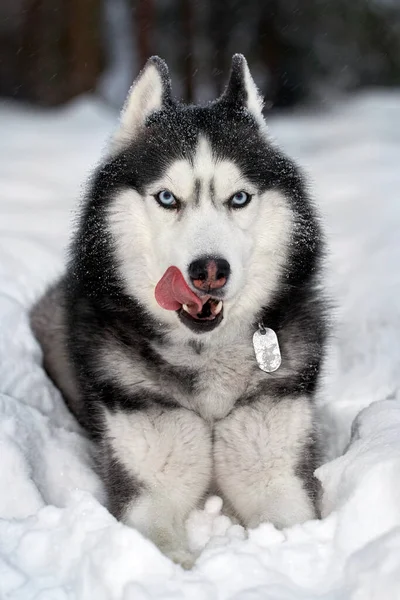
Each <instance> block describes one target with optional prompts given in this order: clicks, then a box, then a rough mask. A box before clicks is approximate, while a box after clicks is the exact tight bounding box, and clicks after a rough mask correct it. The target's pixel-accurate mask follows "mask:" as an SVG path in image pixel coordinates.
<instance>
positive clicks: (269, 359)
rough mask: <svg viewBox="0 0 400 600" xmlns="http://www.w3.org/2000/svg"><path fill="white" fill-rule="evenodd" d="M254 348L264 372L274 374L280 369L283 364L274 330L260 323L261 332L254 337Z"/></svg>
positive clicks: (257, 332)
mask: <svg viewBox="0 0 400 600" xmlns="http://www.w3.org/2000/svg"><path fill="white" fill-rule="evenodd" d="M253 346H254V352H255V355H256V360H257V363H258V366H259V367H260V369H261V370H262V371H265V372H266V373H273V372H274V371H276V370H277V369H279V367H280V365H281V362H282V358H281V351H280V349H279V342H278V338H277V337H276V333H275V331H274V330H273V329H269V327H264V325H263V324H262V323H260V325H259V330H258V331H256V332H255V334H254V335H253Z"/></svg>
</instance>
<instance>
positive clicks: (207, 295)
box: [155, 259, 230, 333]
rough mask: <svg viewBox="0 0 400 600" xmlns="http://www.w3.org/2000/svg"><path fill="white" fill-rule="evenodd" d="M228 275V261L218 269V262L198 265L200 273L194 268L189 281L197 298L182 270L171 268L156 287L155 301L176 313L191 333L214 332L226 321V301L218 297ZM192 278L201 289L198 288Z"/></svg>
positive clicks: (210, 261) (209, 261)
mask: <svg viewBox="0 0 400 600" xmlns="http://www.w3.org/2000/svg"><path fill="white" fill-rule="evenodd" d="M221 260H223V259H221ZM212 261H213V262H212ZM195 262H198V261H195ZM210 263H211V264H210ZM192 264H195V263H192ZM200 267H201V269H202V270H200ZM229 272H230V268H229V263H228V262H227V261H224V262H223V263H222V262H221V263H220V264H219V267H218V266H217V262H216V260H215V259H208V261H206V262H204V263H203V264H202V265H199V264H198V265H197V270H194V268H192V271H191V273H192V275H191V276H190V279H191V281H192V285H193V286H194V287H196V289H198V291H199V292H200V294H199V295H197V294H195V293H194V291H193V290H192V289H191V288H190V287H189V286H188V284H187V283H186V281H185V278H184V277H183V275H182V273H181V271H180V270H179V269H178V268H177V267H174V266H172V267H169V268H168V269H167V270H166V271H165V273H164V275H163V276H162V278H161V279H160V281H159V282H158V284H157V285H156V289H155V297H156V300H157V302H158V304H159V305H160V306H161V307H162V308H165V309H166V310H174V311H176V312H177V314H178V317H179V319H180V320H181V321H182V323H184V324H185V325H186V326H187V327H189V329H191V330H192V331H194V332H196V333H204V332H207V331H212V330H213V329H214V328H215V327H216V326H217V325H219V323H221V321H222V319H223V302H222V300H221V299H220V298H218V297H215V294H218V293H219V290H221V289H222V288H223V286H224V285H225V284H226V281H227V279H228V277H229ZM193 278H195V279H194V281H195V282H197V284H198V286H195V284H194V281H193ZM200 285H201V286H202V287H199V286H200Z"/></svg>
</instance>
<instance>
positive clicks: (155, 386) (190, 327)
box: [32, 55, 326, 565]
mask: <svg viewBox="0 0 400 600" xmlns="http://www.w3.org/2000/svg"><path fill="white" fill-rule="evenodd" d="M320 255H321V234H320V229H319V225H318V222H317V218H316V215H315V211H314V208H313V206H312V204H311V202H310V200H309V198H308V194H307V190H306V187H305V185H304V182H303V178H302V176H301V174H300V172H299V171H298V169H297V168H296V166H295V165H294V164H293V162H291V161H290V160H289V159H288V158H287V157H285V156H284V155H283V154H282V153H281V152H280V151H279V150H278V149H277V148H276V147H275V146H274V145H272V144H271V142H270V140H269V139H268V136H267V131H266V124H265V122H264V119H263V116H262V102H261V99H260V97H259V94H258V91H257V89H256V86H255V84H254V82H253V80H252V78H251V75H250V72H249V70H248V67H247V64H246V61H245V59H244V58H243V57H242V56H240V55H235V56H234V58H233V62H232V71H231V76H230V80H229V83H228V86H227V88H226V91H225V92H224V94H223V95H222V96H221V98H219V99H218V100H217V101H215V102H213V103H211V104H209V105H207V106H205V107H199V106H184V105H182V104H179V103H178V102H176V101H175V100H174V99H173V98H172V97H171V90H170V81H169V76H168V71H167V67H166V65H165V63H164V62H163V61H162V60H160V59H159V58H152V59H150V60H149V61H148V63H147V65H146V66H145V68H144V70H143V71H142V73H141V74H140V75H139V77H138V79H137V80H136V82H135V83H134V85H133V87H132V89H131V92H130V95H129V98H128V100H127V103H126V105H125V108H124V111H123V113H122V117H121V123H120V127H119V129H118V131H117V133H116V135H115V137H114V139H113V140H112V142H111V146H110V151H109V153H108V155H107V156H106V157H105V158H104V160H103V163H102V164H101V166H100V167H99V168H98V170H97V172H96V173H95V175H94V177H93V179H92V182H91V185H90V188H89V190H88V193H87V197H86V200H85V202H84V204H83V206H82V209H81V216H80V223H79V227H78V230H77V232H76V234H75V238H74V241H73V244H72V246H71V252H70V261H69V264H68V268H67V273H66V276H65V277H64V278H63V279H62V281H60V282H58V283H57V284H55V286H53V288H52V289H50V290H49V292H48V293H47V294H46V296H45V297H44V298H43V299H42V301H41V302H39V303H38V305H37V306H36V307H35V308H34V310H33V313H32V325H33V328H34V330H35V332H36V334H37V336H38V338H39V339H40V341H41V342H42V345H43V348H44V360H45V366H46V368H47V370H48V372H49V374H50V375H51V376H52V377H53V378H54V379H55V380H56V382H57V383H58V385H59V386H60V387H61V389H62V391H63V392H64V395H65V397H66V399H67V401H68V403H69V405H70V407H71V408H72V410H73V411H74V413H75V414H76V416H77V417H78V419H79V420H80V422H81V423H82V424H83V425H84V426H85V427H86V428H87V430H88V431H89V432H90V433H91V434H92V436H93V437H94V438H95V439H96V440H97V443H98V447H99V465H100V470H101V473H102V476H103V479H104V482H105V485H106V488H107V491H108V499H109V508H110V510H111V511H112V512H113V513H114V514H115V515H116V516H117V517H118V518H120V519H122V520H123V521H125V522H126V523H129V524H131V525H132V526H134V527H136V528H138V529H140V530H141V531H142V532H143V533H144V534H145V535H147V536H149V537H150V538H151V539H152V540H154V542H155V543H157V544H158V546H159V547H160V548H161V549H162V550H163V551H165V552H166V553H167V554H168V555H169V556H171V557H172V558H173V559H175V560H177V561H179V562H181V563H182V564H185V565H188V564H190V563H191V562H192V560H193V557H192V556H191V555H190V554H189V552H188V549H187V545H186V538H185V528H184V524H185V520H186V517H187V516H188V513H189V511H190V510H191V509H192V508H194V507H195V506H197V505H198V504H199V503H200V502H201V501H202V500H203V499H204V497H205V496H206V495H207V493H209V491H210V490H213V491H218V492H219V493H220V494H221V495H222V496H223V497H224V499H225V501H226V503H227V505H228V506H230V509H231V510H232V511H233V512H234V513H235V514H236V516H237V518H238V519H239V520H240V521H241V522H242V523H243V524H244V525H246V526H255V525H257V524H258V523H260V522H261V521H271V522H272V523H274V524H275V525H277V526H279V527H284V526H289V525H292V524H294V523H297V522H302V521H304V520H307V519H310V518H313V517H315V516H317V514H318V507H317V496H318V493H317V492H318V489H317V485H316V480H315V479H314V476H313V472H314V469H315V467H316V466H317V463H318V442H317V431H316V425H315V416H314V406H313V395H314V392H315V389H316V386H317V382H318V375H319V371H320V365H321V360H322V357H323V350H324V345H325V329H326V328H325V318H324V304H323V301H322V299H321V292H320V288H319V284H320V281H319V274H320ZM171 282H172V283H171ZM169 295H170V297H169ZM180 297H182V301H181V302H180V301H179V299H180ZM183 298H189V299H190V298H192V299H194V302H190V301H189V304H186V300H184V299H183ZM166 306H167V307H173V308H174V309H173V310H172V309H171V310H168V309H167V308H165V307H166ZM199 307H201V308H199ZM259 323H263V324H264V326H266V327H270V328H272V329H273V330H274V331H275V332H276V334H277V336H278V340H279V345H280V349H281V354H282V364H281V366H280V368H279V369H278V370H277V371H275V372H274V373H265V372H264V371H262V370H261V369H260V368H259V367H258V364H257V362H256V358H255V353H254V349H253V344H252V337H253V334H254V332H255V331H257V329H258V326H259V325H258V324H259Z"/></svg>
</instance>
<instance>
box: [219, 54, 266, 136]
mask: <svg viewBox="0 0 400 600" xmlns="http://www.w3.org/2000/svg"><path fill="white" fill-rule="evenodd" d="M220 102H223V103H224V104H227V105H228V106H231V107H232V108H236V109H240V108H243V107H245V108H247V110H248V111H249V112H250V113H251V114H252V115H253V117H254V118H255V119H256V121H257V123H258V124H259V125H260V126H262V127H265V121H264V118H263V115H262V109H263V105H264V102H263V99H262V96H261V95H260V93H259V91H258V89H257V86H256V84H255V83H254V80H253V78H252V76H251V74H250V70H249V67H248V65H247V61H246V59H245V57H244V56H243V54H234V55H233V58H232V67H231V73H230V77H229V81H228V85H227V86H226V89H225V91H224V93H223V94H222V96H221V98H220Z"/></svg>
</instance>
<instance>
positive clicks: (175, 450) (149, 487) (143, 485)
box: [102, 409, 212, 566]
mask: <svg viewBox="0 0 400 600" xmlns="http://www.w3.org/2000/svg"><path fill="white" fill-rule="evenodd" d="M105 423H106V432H105V437H104V440H103V443H102V444H103V446H102V448H103V464H104V466H105V472H104V479H105V481H106V485H107V488H108V496H109V504H110V510H111V512H112V513H113V514H114V515H115V516H116V517H117V518H119V519H121V520H122V521H123V522H125V523H127V524H129V525H132V526H133V527H135V528H136V529H138V530H139V531H141V532H142V533H143V534H144V535H146V536H147V537H148V538H150V539H151V540H152V541H154V543H155V544H157V546H158V547H159V548H160V549H161V550H162V551H163V552H164V553H165V554H167V555H168V556H169V557H170V558H172V559H173V560H175V561H176V562H179V563H181V564H183V565H184V566H189V565H190V562H191V561H192V562H193V557H191V556H190V554H189V552H188V550H187V543H186V535H185V520H186V518H187V516H188V514H189V512H190V510H191V509H192V508H194V507H195V506H196V505H197V504H198V503H199V501H200V500H201V499H202V498H203V497H204V496H205V494H206V492H207V488H208V486H209V482H210V479H211V472H212V456H211V454H212V446H211V432H210V428H209V426H207V425H206V423H205V422H204V421H203V420H202V419H201V418H200V417H198V416H197V415H196V414H194V413H193V412H191V411H189V410H186V409H151V410H149V411H146V412H144V411H135V412H131V413H128V412H122V411H117V412H107V413H106V419H105Z"/></svg>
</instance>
